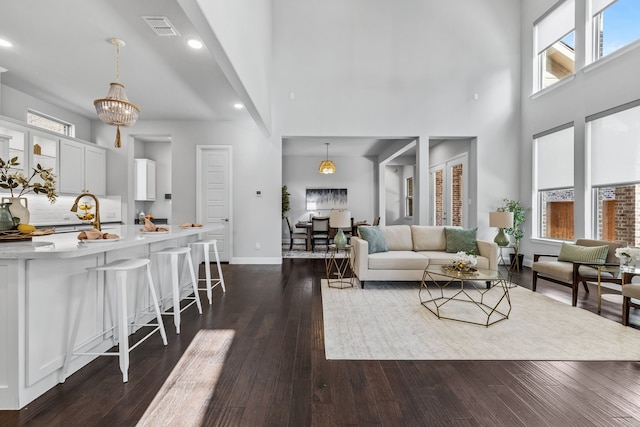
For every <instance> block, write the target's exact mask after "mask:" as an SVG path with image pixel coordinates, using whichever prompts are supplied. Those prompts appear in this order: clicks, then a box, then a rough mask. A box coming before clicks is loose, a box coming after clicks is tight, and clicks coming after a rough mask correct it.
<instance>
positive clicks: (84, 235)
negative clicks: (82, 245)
mask: <svg viewBox="0 0 640 427" xmlns="http://www.w3.org/2000/svg"><path fill="white" fill-rule="evenodd" d="M118 239H120V236H118V235H117V234H113V233H103V232H102V231H100V230H97V229H95V228H92V229H91V230H84V231H81V232H80V233H78V240H80V241H85V240H118Z"/></svg>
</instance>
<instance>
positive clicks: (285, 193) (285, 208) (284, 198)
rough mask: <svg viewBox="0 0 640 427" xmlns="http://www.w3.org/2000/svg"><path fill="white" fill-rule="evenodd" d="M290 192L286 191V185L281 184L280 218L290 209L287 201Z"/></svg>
mask: <svg viewBox="0 0 640 427" xmlns="http://www.w3.org/2000/svg"><path fill="white" fill-rule="evenodd" d="M290 195H291V193H289V192H288V191H287V186H286V185H283V186H282V219H284V217H285V216H286V215H287V212H289V211H290V210H291V204H290V202H289V196H290Z"/></svg>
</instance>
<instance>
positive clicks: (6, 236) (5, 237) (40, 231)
mask: <svg viewBox="0 0 640 427" xmlns="http://www.w3.org/2000/svg"><path fill="white" fill-rule="evenodd" d="M54 232H55V228H37V229H35V230H34V231H32V232H31V233H23V232H22V231H19V230H8V231H0V243H2V242H19V241H28V240H31V238H32V237H37V236H46V235H49V234H53V233H54Z"/></svg>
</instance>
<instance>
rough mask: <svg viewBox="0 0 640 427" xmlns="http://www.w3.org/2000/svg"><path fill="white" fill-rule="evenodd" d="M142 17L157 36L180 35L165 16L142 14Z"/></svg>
mask: <svg viewBox="0 0 640 427" xmlns="http://www.w3.org/2000/svg"><path fill="white" fill-rule="evenodd" d="M142 19H144V21H145V22H146V23H147V24H148V25H149V27H151V29H152V30H153V31H154V32H155V33H156V34H157V35H159V36H163V37H165V36H179V35H180V33H178V30H176V29H175V28H174V26H173V25H171V22H170V21H169V18H167V17H166V16H143V17H142Z"/></svg>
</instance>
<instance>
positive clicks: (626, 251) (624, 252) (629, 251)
mask: <svg viewBox="0 0 640 427" xmlns="http://www.w3.org/2000/svg"><path fill="white" fill-rule="evenodd" d="M616 257H618V258H620V270H621V271H633V270H635V268H636V262H637V261H638V260H639V259H640V248H630V247H626V248H617V249H616Z"/></svg>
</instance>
